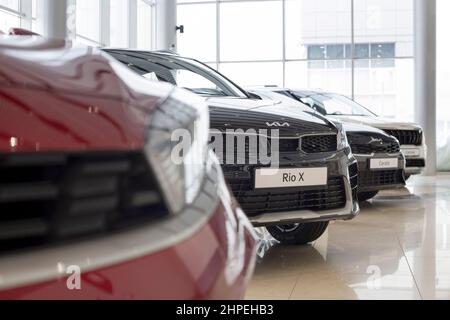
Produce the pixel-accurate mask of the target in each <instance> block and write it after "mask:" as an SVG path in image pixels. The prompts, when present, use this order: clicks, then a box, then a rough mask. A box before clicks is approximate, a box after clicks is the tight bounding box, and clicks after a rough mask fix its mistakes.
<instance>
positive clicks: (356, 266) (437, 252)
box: [247, 175, 450, 299]
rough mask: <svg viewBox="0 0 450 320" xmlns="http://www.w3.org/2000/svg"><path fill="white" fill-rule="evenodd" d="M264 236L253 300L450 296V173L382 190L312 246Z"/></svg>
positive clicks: (251, 292)
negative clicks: (287, 243) (291, 244)
mask: <svg viewBox="0 0 450 320" xmlns="http://www.w3.org/2000/svg"><path fill="white" fill-rule="evenodd" d="M262 237H263V238H265V240H262V241H261V243H260V248H259V252H258V255H259V257H260V258H259V261H258V263H257V266H256V270H255V276H254V278H253V280H252V282H251V284H250V287H249V290H248V292H247V298H248V299H450V175H441V176H439V177H437V178H436V177H433V178H429V177H415V178H412V179H411V180H410V181H409V183H408V188H407V189H404V190H398V191H391V192H385V193H382V194H381V195H379V196H378V197H377V198H376V199H375V200H373V201H372V202H370V203H365V204H363V205H362V210H361V214H360V216H359V217H357V218H356V219H354V220H353V221H347V222H335V223H333V224H332V225H331V226H330V228H329V230H328V232H327V233H326V234H325V235H324V236H323V237H322V238H321V239H319V240H318V241H317V242H316V243H314V245H313V246H304V247H289V246H280V245H278V244H276V243H275V242H274V241H273V240H271V239H270V237H269V236H267V235H266V234H262Z"/></svg>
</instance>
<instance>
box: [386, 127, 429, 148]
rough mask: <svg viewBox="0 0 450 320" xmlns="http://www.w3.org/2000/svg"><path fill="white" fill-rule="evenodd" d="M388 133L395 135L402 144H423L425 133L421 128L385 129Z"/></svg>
mask: <svg viewBox="0 0 450 320" xmlns="http://www.w3.org/2000/svg"><path fill="white" fill-rule="evenodd" d="M384 131H385V132H386V133H387V134H389V135H391V136H394V137H395V138H397V140H398V141H399V142H400V144H401V145H413V146H420V145H422V140H423V133H422V131H420V130H384Z"/></svg>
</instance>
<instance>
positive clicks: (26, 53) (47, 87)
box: [0, 36, 174, 153]
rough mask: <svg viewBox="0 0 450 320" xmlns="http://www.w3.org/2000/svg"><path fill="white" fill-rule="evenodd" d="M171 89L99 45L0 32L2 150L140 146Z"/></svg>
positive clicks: (132, 148) (70, 149) (137, 147)
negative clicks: (116, 60) (108, 54)
mask: <svg viewBox="0 0 450 320" xmlns="http://www.w3.org/2000/svg"><path fill="white" fill-rule="evenodd" d="M173 90H174V87H173V86H171V85H169V84H163V83H156V82H151V81H149V80H146V79H144V78H142V77H140V76H139V75H136V74H134V73H133V72H132V71H130V70H129V69H128V68H126V67H125V66H122V65H121V64H119V63H117V62H115V61H113V60H112V58H109V57H108V56H106V54H103V53H100V52H99V51H98V50H97V49H93V48H89V47H82V46H80V47H73V46H72V44H71V43H70V42H66V41H63V40H61V41H60V40H46V39H45V38H41V37H26V36H25V37H1V38H0V153H1V152H56V151H68V152H69V151H70V152H78V151H87V150H90V151H113V150H136V149H140V148H142V147H143V145H144V144H145V136H146V132H147V130H146V129H147V126H148V119H149V117H151V114H152V112H153V111H154V110H155V109H156V108H157V107H158V105H159V104H160V103H161V102H162V101H164V100H165V99H167V97H169V96H170V95H171V94H172V92H173Z"/></svg>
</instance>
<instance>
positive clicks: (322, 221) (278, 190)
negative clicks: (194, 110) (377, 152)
mask: <svg viewBox="0 0 450 320" xmlns="http://www.w3.org/2000/svg"><path fill="white" fill-rule="evenodd" d="M105 51H106V52H107V53H109V54H111V55H112V56H113V57H115V58H116V59H117V60H119V61H120V62H122V63H124V64H125V65H127V66H128V67H129V68H131V69H132V70H134V71H135V72H137V73H138V74H140V75H142V76H144V77H146V78H149V79H153V80H157V81H165V82H169V83H172V84H174V85H177V86H180V87H183V88H185V89H188V90H190V91H192V92H194V93H196V94H198V95H200V96H202V97H204V99H205V101H206V102H207V104H208V105H209V109H210V119H211V147H212V148H213V149H215V151H216V153H217V154H218V156H219V158H220V159H221V160H222V168H223V171H224V174H225V177H226V179H227V181H228V183H229V186H230V188H231V189H232V191H233V193H234V196H235V197H236V199H237V200H238V201H239V203H240V204H241V207H242V208H243V209H244V210H245V212H246V214H247V215H248V216H249V218H250V221H251V222H252V223H253V225H254V226H258V227H261V226H264V227H267V229H268V230H269V232H270V233H271V234H272V235H273V236H274V237H275V238H276V239H277V240H279V241H281V242H284V243H289V244H305V243H308V242H311V241H314V240H316V239H317V238H319V237H320V236H321V235H322V234H323V233H324V232H325V230H326V229H327V226H328V223H329V221H331V220H348V219H351V218H353V217H355V216H356V215H357V213H358V212H359V205H358V202H357V201H356V188H357V162H356V159H355V158H354V157H353V155H352V153H351V150H350V147H349V145H348V142H347V139H346V134H345V132H344V130H343V129H342V127H341V126H339V125H335V124H333V123H331V122H330V121H328V120H327V119H326V118H325V117H323V116H321V115H319V114H317V113H315V112H303V113H299V112H297V111H295V112H291V111H289V110H280V108H279V107H278V106H277V105H276V104H274V102H273V101H270V100H262V99H260V98H259V97H257V96H253V95H251V94H248V93H247V92H246V91H244V90H242V89H241V88H240V87H238V86H237V85H235V84H234V83H233V82H232V81H230V80H229V79H227V78H226V77H224V76H223V75H221V74H220V73H218V72H217V71H215V70H213V69H212V68H210V67H208V66H207V65H205V64H202V63H200V62H198V61H196V60H193V59H189V58H184V57H180V56H178V55H175V54H171V53H162V52H142V51H134V50H118V49H105ZM218 149H220V150H218ZM264 151H265V152H264ZM266 156H267V158H266ZM268 158H270V159H271V161H270V162H268V161H267V159H268Z"/></svg>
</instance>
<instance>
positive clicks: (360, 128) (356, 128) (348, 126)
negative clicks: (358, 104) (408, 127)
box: [339, 119, 385, 134]
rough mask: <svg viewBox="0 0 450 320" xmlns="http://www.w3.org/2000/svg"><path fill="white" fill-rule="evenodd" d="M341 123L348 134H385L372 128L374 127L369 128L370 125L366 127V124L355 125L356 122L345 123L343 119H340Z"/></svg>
mask: <svg viewBox="0 0 450 320" xmlns="http://www.w3.org/2000/svg"><path fill="white" fill-rule="evenodd" d="M339 123H341V124H342V126H343V127H344V129H345V131H346V132H348V133H352V132H366V133H376V134H385V132H384V131H382V130H380V129H378V128H375V127H372V126H368V125H364V124H360V123H354V122H347V121H345V120H344V121H343V120H342V119H340V121H339Z"/></svg>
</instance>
